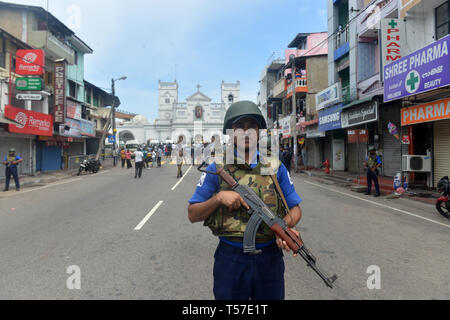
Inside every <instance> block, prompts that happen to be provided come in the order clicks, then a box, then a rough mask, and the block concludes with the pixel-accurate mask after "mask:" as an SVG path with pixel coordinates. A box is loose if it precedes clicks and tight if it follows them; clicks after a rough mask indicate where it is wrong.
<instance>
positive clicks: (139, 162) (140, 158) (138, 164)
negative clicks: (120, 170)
mask: <svg viewBox="0 0 450 320" xmlns="http://www.w3.org/2000/svg"><path fill="white" fill-rule="evenodd" d="M134 163H135V168H136V170H135V174H134V178H135V179H137V178H138V176H139V178H141V177H142V168H143V167H144V154H143V153H142V151H141V148H138V149H137V151H135V152H134Z"/></svg>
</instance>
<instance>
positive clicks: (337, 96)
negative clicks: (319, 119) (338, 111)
mask: <svg viewBox="0 0 450 320" xmlns="http://www.w3.org/2000/svg"><path fill="white" fill-rule="evenodd" d="M341 101H342V89H341V83H340V82H338V83H335V84H334V85H332V86H331V87H329V88H327V89H325V90H323V91H321V92H319V93H318V94H316V110H317V111H320V110H322V109H324V108H326V107H328V106H332V105H334V104H336V103H339V102H341Z"/></svg>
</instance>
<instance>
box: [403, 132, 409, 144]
mask: <svg viewBox="0 0 450 320" xmlns="http://www.w3.org/2000/svg"><path fill="white" fill-rule="evenodd" d="M402 143H403V144H408V145H409V144H411V138H410V137H409V134H405V135H403V136H402Z"/></svg>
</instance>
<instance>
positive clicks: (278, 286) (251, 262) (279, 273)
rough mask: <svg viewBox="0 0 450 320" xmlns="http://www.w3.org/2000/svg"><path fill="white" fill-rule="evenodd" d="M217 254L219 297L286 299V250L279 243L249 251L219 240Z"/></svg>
mask: <svg viewBox="0 0 450 320" xmlns="http://www.w3.org/2000/svg"><path fill="white" fill-rule="evenodd" d="M214 258H215V262H214V297H215V298H216V300H284V298H285V291H284V261H283V252H282V251H281V249H280V248H278V247H277V245H276V244H274V245H271V246H269V247H267V248H264V249H263V253H262V254H260V255H247V254H244V253H243V250H242V249H241V248H237V247H233V246H231V245H229V244H226V243H224V242H222V241H220V243H219V246H218V247H217V250H216V253H215V255H214Z"/></svg>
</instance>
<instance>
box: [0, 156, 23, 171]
mask: <svg viewBox="0 0 450 320" xmlns="http://www.w3.org/2000/svg"><path fill="white" fill-rule="evenodd" d="M18 160H22V158H21V157H19V156H16V158H15V160H14V161H18ZM3 161H8V156H6V157H5V159H4V160H3ZM9 167H10V168H11V169H12V168H17V165H15V164H11V165H9Z"/></svg>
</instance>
